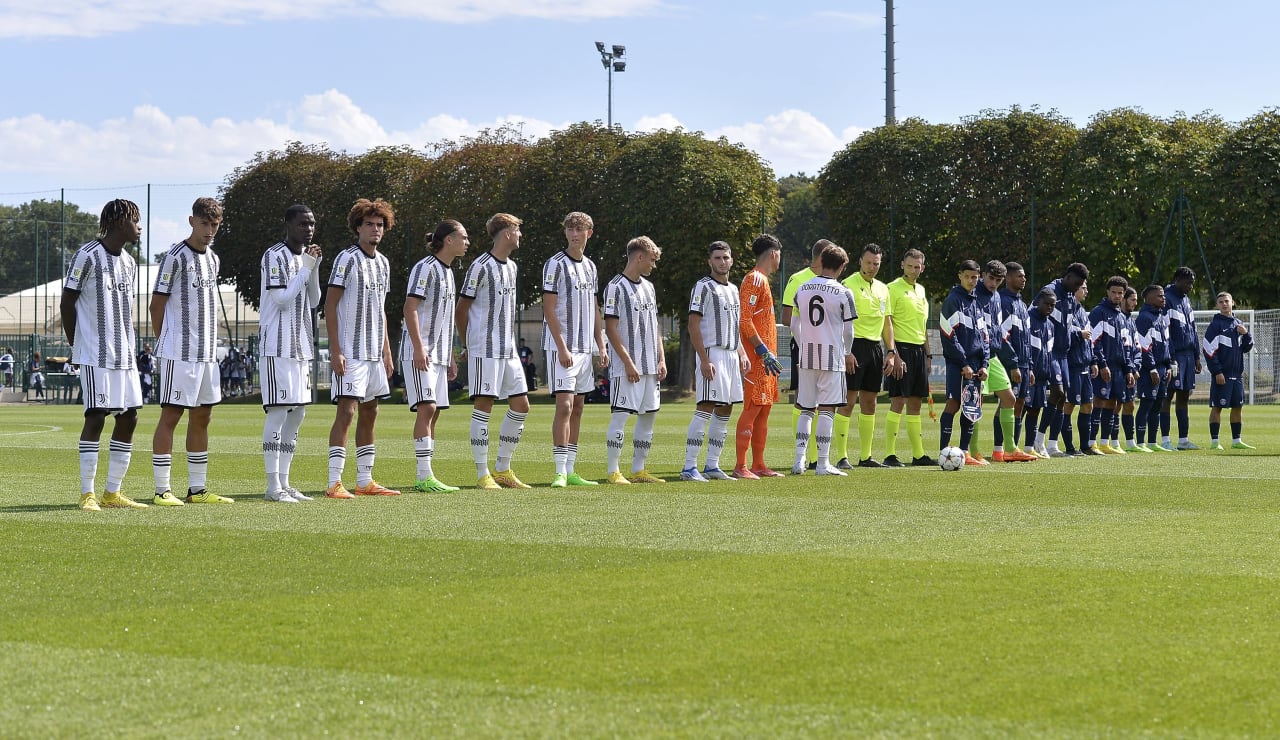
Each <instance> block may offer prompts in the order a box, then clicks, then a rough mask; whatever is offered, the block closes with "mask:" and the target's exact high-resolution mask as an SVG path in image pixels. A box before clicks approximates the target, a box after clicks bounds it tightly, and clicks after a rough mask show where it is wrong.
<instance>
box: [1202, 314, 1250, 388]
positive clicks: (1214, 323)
mask: <svg viewBox="0 0 1280 740" xmlns="http://www.w3.org/2000/svg"><path fill="white" fill-rule="evenodd" d="M1239 326H1244V324H1243V323H1241V321H1240V319H1237V318H1236V317H1234V316H1223V315H1222V314H1217V315H1216V316H1214V317H1213V319H1212V320H1211V321H1209V328H1207V329H1205V330H1204V342H1202V343H1201V348H1202V350H1203V351H1204V359H1205V360H1206V362H1208V365H1209V374H1210V375H1217V374H1218V373H1222V374H1223V375H1225V376H1227V377H1228V378H1231V379H1233V380H1234V379H1236V378H1239V377H1240V376H1241V375H1243V374H1244V353H1246V352H1248V351H1250V350H1252V349H1253V334H1252V333H1249V332H1245V333H1244V334H1241V333H1240V332H1238V331H1237V330H1236V327H1239ZM1246 328H1247V327H1246Z"/></svg>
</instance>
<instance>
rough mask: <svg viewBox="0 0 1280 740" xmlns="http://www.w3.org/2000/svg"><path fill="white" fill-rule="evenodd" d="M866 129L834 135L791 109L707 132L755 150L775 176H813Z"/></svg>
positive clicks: (847, 129) (850, 129)
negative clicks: (759, 119) (756, 120)
mask: <svg viewBox="0 0 1280 740" xmlns="http://www.w3.org/2000/svg"><path fill="white" fill-rule="evenodd" d="M865 130H866V129H862V128H858V127H856V126H850V127H849V128H846V129H844V130H843V131H841V132H840V134H839V135H837V134H835V133H834V132H832V130H831V128H830V127H828V126H827V124H825V123H823V122H822V121H819V120H818V119H817V118H816V117H815V116H814V115H813V114H812V113H809V112H807V111H802V110H795V109H794V108H793V109H790V110H785V111H782V112H781V113H777V114H774V115H772V116H767V117H765V119H764V121H761V122H758V123H756V122H751V123H744V124H741V125H738V126H725V127H723V128H719V129H716V130H714V131H710V132H708V133H709V135H711V136H716V137H719V136H723V137H725V138H726V139H728V140H729V141H734V142H737V143H739V144H742V145H743V146H745V147H747V148H748V149H751V150H753V151H755V152H756V153H758V154H759V155H760V156H761V157H762V158H763V159H765V160H768V161H769V163H770V164H771V165H772V166H773V170H774V172H775V173H776V174H778V175H790V174H793V173H796V172H807V173H809V174H811V175H812V174H815V173H817V171H818V170H820V169H822V167H823V166H824V165H825V164H826V163H827V162H828V161H829V160H830V159H831V156H832V155H833V154H835V153H836V152H837V151H839V150H840V149H843V148H844V146H845V145H846V144H848V143H849V142H851V141H853V140H854V139H856V138H857V137H858V136H859V135H861V134H862V132H863V131H865Z"/></svg>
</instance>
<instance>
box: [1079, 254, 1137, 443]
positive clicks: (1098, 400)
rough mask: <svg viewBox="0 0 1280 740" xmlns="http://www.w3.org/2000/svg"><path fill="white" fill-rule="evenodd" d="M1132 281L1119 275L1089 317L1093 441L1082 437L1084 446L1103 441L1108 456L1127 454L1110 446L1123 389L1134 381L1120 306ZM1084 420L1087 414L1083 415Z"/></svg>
mask: <svg viewBox="0 0 1280 740" xmlns="http://www.w3.org/2000/svg"><path fill="white" fill-rule="evenodd" d="M1128 287H1129V281H1128V280H1125V279H1124V278H1123V277H1120V276H1119V275H1115V276H1113V277H1111V278H1109V279H1108V280H1107V294H1106V296H1105V297H1104V298H1103V300H1102V301H1100V302H1099V303H1098V305H1097V306H1094V309H1093V311H1091V312H1090V313H1089V331H1090V332H1091V333H1092V335H1093V336H1092V338H1091V339H1090V343H1091V349H1090V352H1091V358H1092V362H1091V364H1092V365H1094V366H1096V367H1097V368H1098V372H1097V373H1096V374H1095V375H1093V382H1092V392H1093V413H1092V417H1091V419H1090V426H1089V429H1090V438H1089V439H1088V440H1087V441H1086V440H1085V439H1084V437H1083V435H1082V436H1081V444H1082V445H1089V446H1093V443H1094V440H1095V439H1099V438H1100V439H1101V442H1100V443H1099V444H1098V445H1097V448H1098V450H1099V451H1100V452H1102V453H1103V454H1106V455H1117V454H1124V450H1121V449H1117V448H1113V447H1112V446H1111V444H1110V442H1111V423H1112V421H1113V420H1114V419H1115V415H1116V414H1117V413H1119V411H1120V408H1119V405H1118V403H1117V401H1118V399H1120V398H1121V397H1122V396H1123V395H1124V387H1125V386H1126V385H1128V383H1129V382H1130V381H1131V380H1132V378H1131V376H1129V375H1128V365H1129V357H1128V349H1127V348H1126V347H1125V346H1124V337H1123V332H1124V322H1123V320H1122V319H1121V317H1120V304H1121V303H1123V302H1124V292H1125V289H1127V288H1128ZM1080 414H1081V416H1083V415H1084V411H1083V410H1082V411H1081V412H1080Z"/></svg>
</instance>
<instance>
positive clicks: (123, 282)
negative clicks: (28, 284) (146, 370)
mask: <svg viewBox="0 0 1280 740" xmlns="http://www.w3.org/2000/svg"><path fill="white" fill-rule="evenodd" d="M138 221H139V214H138V206H137V205H136V204H134V203H133V202H131V201H127V200H119V199H117V200H113V201H111V202H110V203H108V204H106V206H104V207H103V209H102V214H101V216H100V217H99V219H98V238H97V239H94V240H92V241H89V242H88V243H86V244H85V245H84V246H82V247H80V249H79V250H77V251H76V253H75V255H74V256H72V258H71V264H70V265H68V267H67V276H66V280H65V281H64V282H63V287H62V303H61V305H60V310H61V316H62V329H63V331H64V332H65V333H66V335H67V344H70V345H71V360H72V362H74V363H76V364H78V365H79V366H80V398H81V400H82V401H83V403H84V426H83V427H82V428H81V430H80V508H81V509H84V510H85V511H100V510H101V509H102V508H103V507H106V508H108V509H145V508H147V505H146V504H144V503H140V502H137V501H133V500H132V499H130V498H129V497H127V496H125V495H124V493H123V492H121V490H120V488H121V486H122V484H123V483H124V476H125V474H126V473H127V472H129V462H130V460H131V459H132V457H133V431H134V429H135V428H136V427H137V426H138V409H139V408H141V407H142V385H141V383H140V382H139V380H138V369H137V365H136V364H135V361H134V357H133V348H134V347H135V346H137V345H136V341H137V340H136V339H135V338H134V327H133V285H134V280H135V278H136V277H137V274H138V263H137V262H136V261H134V259H133V255H132V254H130V253H129V251H128V250H126V249H125V248H124V247H125V245H127V244H136V243H137V242H138V240H139V239H140V238H141V237H142V229H141V228H140V227H139V226H138ZM36 356H37V357H38V356H39V355H38V354H37V355H36ZM108 415H112V416H115V421H114V424H113V429H112V431H111V443H110V454H109V458H108V463H107V490H106V493H104V494H103V495H102V503H101V506H99V503H98V498H97V495H96V494H95V493H94V479H95V478H96V477H97V475H98V452H99V449H100V443H101V442H100V441H101V439H102V429H103V427H104V426H106V421H107V416H108Z"/></svg>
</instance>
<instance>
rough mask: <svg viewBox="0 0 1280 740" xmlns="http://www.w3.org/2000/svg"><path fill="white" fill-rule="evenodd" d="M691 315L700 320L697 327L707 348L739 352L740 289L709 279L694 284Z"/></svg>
mask: <svg viewBox="0 0 1280 740" xmlns="http://www.w3.org/2000/svg"><path fill="white" fill-rule="evenodd" d="M689 313H691V314H698V315H699V316H700V317H701V318H700V319H699V324H698V325H699V328H701V329H702V343H703V345H704V346H706V347H720V348H722V349H729V350H736V349H737V348H738V345H739V344H741V343H742V337H741V335H740V333H739V331H738V321H739V320H740V319H741V318H742V306H741V305H740V303H739V301H738V286H736V285H734V284H733V283H720V282H718V281H716V279H715V278H713V277H711V276H710V275H708V276H707V277H704V278H702V279H701V280H699V281H698V282H697V283H694V286H693V291H692V292H691V293H690V294H689Z"/></svg>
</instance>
